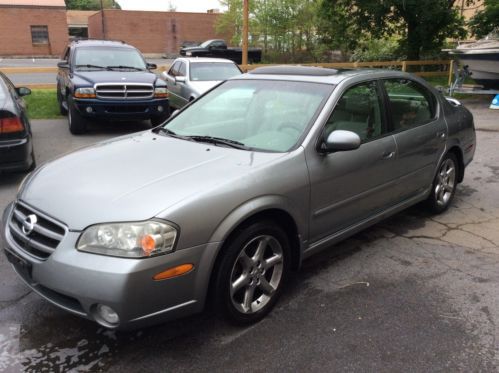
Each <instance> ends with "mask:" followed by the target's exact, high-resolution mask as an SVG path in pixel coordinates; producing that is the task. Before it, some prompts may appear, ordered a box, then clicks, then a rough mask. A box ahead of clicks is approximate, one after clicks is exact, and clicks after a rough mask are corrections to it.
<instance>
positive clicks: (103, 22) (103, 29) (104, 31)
mask: <svg viewBox="0 0 499 373" xmlns="http://www.w3.org/2000/svg"><path fill="white" fill-rule="evenodd" d="M100 13H101V21H102V39H104V40H106V23H105V21H104V6H103V5H102V0H100Z"/></svg>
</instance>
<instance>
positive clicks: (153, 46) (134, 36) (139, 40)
mask: <svg viewBox="0 0 499 373" xmlns="http://www.w3.org/2000/svg"><path fill="white" fill-rule="evenodd" d="M218 17H219V14H210V13H182V12H150V11H126V10H116V9H113V10H104V32H103V30H102V12H99V13H97V14H95V15H92V16H90V17H89V19H88V36H89V37H90V38H106V39H117V40H123V41H125V42H126V43H128V44H131V45H133V46H135V47H136V48H138V49H139V50H140V51H141V52H142V53H161V54H163V53H166V54H170V53H178V50H179V48H180V46H181V44H182V42H184V41H198V42H202V41H204V40H208V39H214V38H225V37H224V35H219V34H217V33H216V32H215V22H216V20H217V18H218Z"/></svg>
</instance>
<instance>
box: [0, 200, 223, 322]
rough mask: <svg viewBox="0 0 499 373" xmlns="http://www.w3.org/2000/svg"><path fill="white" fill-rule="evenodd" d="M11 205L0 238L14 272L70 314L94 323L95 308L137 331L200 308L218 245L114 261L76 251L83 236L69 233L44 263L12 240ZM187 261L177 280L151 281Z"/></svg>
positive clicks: (4, 216) (34, 289) (96, 318)
mask: <svg viewBox="0 0 499 373" xmlns="http://www.w3.org/2000/svg"><path fill="white" fill-rule="evenodd" d="M12 210H13V204H10V205H9V206H8V207H7V209H6V210H5V212H4V214H3V220H2V221H3V222H2V238H3V242H4V250H5V254H6V255H7V258H8V259H9V261H10V262H11V263H12V266H13V268H14V270H15V271H16V273H17V274H18V275H19V276H20V277H21V278H22V279H23V281H24V282H25V283H26V284H27V285H28V286H29V287H30V288H31V289H32V290H33V291H35V292H36V293H38V294H39V295H41V296H42V297H43V298H45V299H47V300H48V301H49V302H51V303H53V304H54V305H56V306H58V307H60V308H63V309H65V310H66V311H69V312H71V313H73V314H76V315H78V316H82V317H85V318H88V319H91V320H94V321H98V319H99V318H98V317H96V316H95V309H96V305H97V304H103V305H106V306H109V307H111V308H112V309H113V310H114V311H116V312H117V314H118V315H119V319H120V322H119V324H118V325H106V324H103V323H102V322H101V325H104V326H106V327H109V328H119V329H135V328H138V327H143V326H147V325H151V324H155V323H158V322H162V321H167V320H171V319H175V318H179V317H183V316H187V315H189V314H192V313H196V312H200V311H201V310H202V309H203V306H204V302H205V297H206V293H207V289H208V284H209V277H210V273H211V268H212V265H213V261H214V258H215V253H216V250H217V247H218V244H217V243H211V244H206V245H201V246H196V247H192V248H188V249H182V250H177V251H175V252H173V253H171V254H166V255H161V256H158V257H153V258H146V259H127V258H115V257H109V256H103V255H96V254H90V253H85V252H80V251H78V250H76V249H75V245H76V241H77V240H78V237H79V235H80V233H81V232H74V231H68V232H67V234H66V235H65V236H64V238H63V240H62V241H61V242H60V244H59V246H58V247H57V249H56V250H55V251H54V252H53V253H52V254H51V255H50V256H49V257H48V258H47V259H46V260H44V261H40V260H38V259H36V258H34V257H33V256H31V255H29V254H28V253H27V252H26V251H25V250H23V248H22V247H20V246H19V245H18V244H17V243H16V242H15V241H14V239H13V238H12V235H11V233H10V229H9V221H10V219H11V216H10V215H11V213H12ZM185 263H191V264H193V265H194V269H193V270H192V271H191V272H189V273H187V274H185V275H183V276H179V277H175V278H172V279H168V280H163V281H154V280H153V276H154V275H155V274H157V273H159V272H162V271H164V270H166V269H168V268H171V267H175V266H177V265H181V264H185Z"/></svg>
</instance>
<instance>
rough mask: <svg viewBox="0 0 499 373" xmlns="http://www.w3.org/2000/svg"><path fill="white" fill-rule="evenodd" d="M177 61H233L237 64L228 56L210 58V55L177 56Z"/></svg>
mask: <svg viewBox="0 0 499 373" xmlns="http://www.w3.org/2000/svg"><path fill="white" fill-rule="evenodd" d="M175 61H187V62H189V63H198V62H212V63H232V64H235V62H234V61H231V60H228V59H226V58H210V57H180V58H177V59H176V60H175ZM175 61H174V62H175ZM172 65H173V62H172Z"/></svg>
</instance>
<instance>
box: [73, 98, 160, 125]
mask: <svg viewBox="0 0 499 373" xmlns="http://www.w3.org/2000/svg"><path fill="white" fill-rule="evenodd" d="M74 103H75V105H76V109H77V110H78V112H79V113H80V115H81V116H83V117H85V118H89V119H99V118H101V119H114V120H142V119H152V118H159V117H164V116H168V115H169V114H170V108H169V101H168V99H152V100H133V101H132V100H130V101H118V100H101V99H75V100H74Z"/></svg>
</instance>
